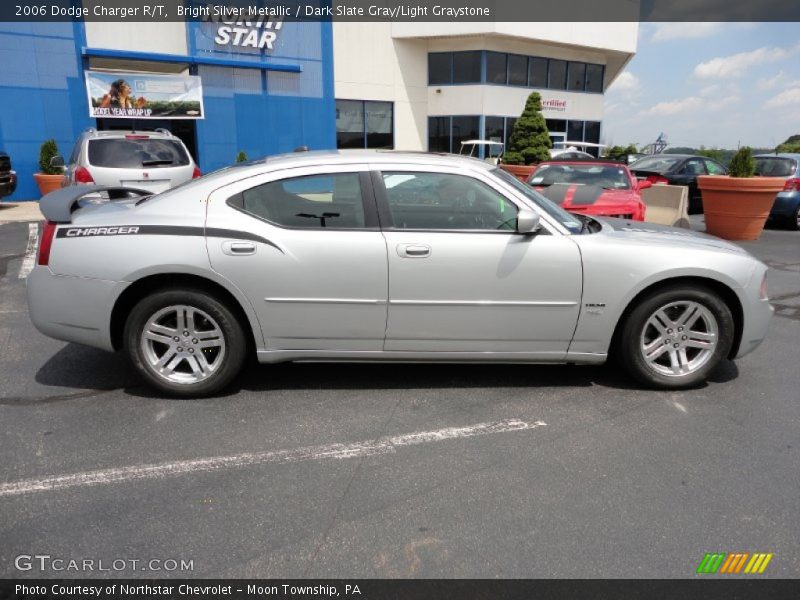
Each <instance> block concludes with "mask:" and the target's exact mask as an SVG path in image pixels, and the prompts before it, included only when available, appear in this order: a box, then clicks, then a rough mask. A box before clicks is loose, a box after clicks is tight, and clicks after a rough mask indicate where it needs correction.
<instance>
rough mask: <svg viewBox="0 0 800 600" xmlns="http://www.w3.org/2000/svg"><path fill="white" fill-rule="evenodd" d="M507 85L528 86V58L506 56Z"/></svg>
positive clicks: (515, 55) (517, 55) (512, 55)
mask: <svg viewBox="0 0 800 600" xmlns="http://www.w3.org/2000/svg"><path fill="white" fill-rule="evenodd" d="M508 85H522V86H525V85H528V57H527V56H520V55H519V54H509V55H508Z"/></svg>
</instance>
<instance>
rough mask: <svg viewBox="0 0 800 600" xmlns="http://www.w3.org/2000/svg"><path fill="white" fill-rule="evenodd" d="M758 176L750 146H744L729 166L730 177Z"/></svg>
mask: <svg viewBox="0 0 800 600" xmlns="http://www.w3.org/2000/svg"><path fill="white" fill-rule="evenodd" d="M755 174H756V161H755V160H754V159H753V153H752V151H751V150H750V148H749V147H748V146H742V147H741V148H739V151H738V152H737V153H736V154H734V155H733V158H732V159H731V164H730V165H729V166H728V175H730V176H731V177H753V176H754V175H755Z"/></svg>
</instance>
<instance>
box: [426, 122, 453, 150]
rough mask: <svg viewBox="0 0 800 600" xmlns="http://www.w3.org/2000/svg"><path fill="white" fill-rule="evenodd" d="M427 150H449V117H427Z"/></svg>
mask: <svg viewBox="0 0 800 600" xmlns="http://www.w3.org/2000/svg"><path fill="white" fill-rule="evenodd" d="M428 151H429V152H450V117H428Z"/></svg>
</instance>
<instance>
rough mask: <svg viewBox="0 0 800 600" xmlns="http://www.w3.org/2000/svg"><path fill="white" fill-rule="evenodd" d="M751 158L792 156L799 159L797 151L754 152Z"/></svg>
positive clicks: (799, 154) (799, 155)
mask: <svg viewBox="0 0 800 600" xmlns="http://www.w3.org/2000/svg"><path fill="white" fill-rule="evenodd" d="M753 158H794V159H795V160H800V153H797V152H770V153H769V154H756V155H755V156H753Z"/></svg>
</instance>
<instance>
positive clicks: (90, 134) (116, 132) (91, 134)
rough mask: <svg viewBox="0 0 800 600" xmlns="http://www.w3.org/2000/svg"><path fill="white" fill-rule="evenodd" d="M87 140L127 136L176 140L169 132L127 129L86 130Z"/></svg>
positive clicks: (84, 133)
mask: <svg viewBox="0 0 800 600" xmlns="http://www.w3.org/2000/svg"><path fill="white" fill-rule="evenodd" d="M83 135H85V136H86V137H87V138H92V139H96V138H124V137H126V136H129V135H146V136H148V137H151V138H163V139H178V138H176V137H175V136H174V135H172V134H171V133H170V132H169V131H153V130H139V131H135V130H130V131H128V130H127V129H108V130H103V131H97V130H95V129H87V130H86V131H84V132H83Z"/></svg>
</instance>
